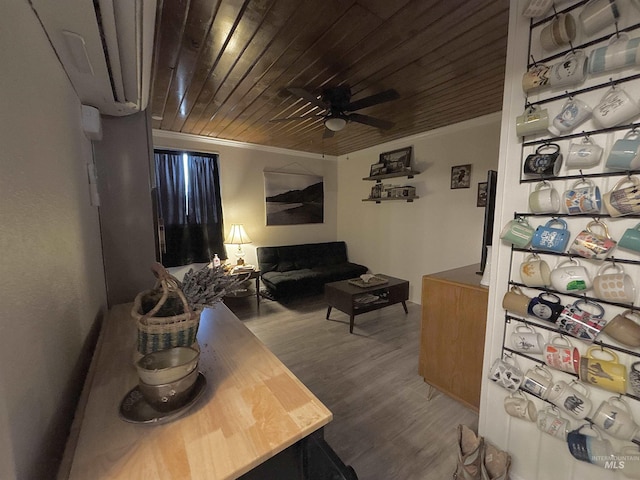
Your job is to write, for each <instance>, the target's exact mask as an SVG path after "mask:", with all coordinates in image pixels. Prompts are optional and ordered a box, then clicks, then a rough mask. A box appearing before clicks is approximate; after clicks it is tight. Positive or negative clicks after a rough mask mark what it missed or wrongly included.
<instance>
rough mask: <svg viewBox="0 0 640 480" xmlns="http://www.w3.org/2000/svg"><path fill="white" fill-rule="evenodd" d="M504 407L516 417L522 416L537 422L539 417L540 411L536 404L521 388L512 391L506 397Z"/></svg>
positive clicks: (524, 418)
mask: <svg viewBox="0 0 640 480" xmlns="http://www.w3.org/2000/svg"><path fill="white" fill-rule="evenodd" d="M504 409H505V411H506V412H507V413H508V414H509V415H511V416H512V417H515V418H521V419H523V420H527V421H529V422H535V421H536V420H537V419H538V411H537V410H536V406H535V404H534V403H533V402H532V401H531V400H529V399H528V398H527V396H526V395H525V393H524V392H522V391H520V390H518V391H517V392H513V393H511V395H509V396H508V397H506V398H505V399H504Z"/></svg>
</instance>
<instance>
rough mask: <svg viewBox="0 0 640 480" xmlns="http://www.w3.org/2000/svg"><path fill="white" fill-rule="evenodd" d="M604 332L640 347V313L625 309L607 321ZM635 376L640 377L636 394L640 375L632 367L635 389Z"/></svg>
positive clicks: (631, 379) (639, 387)
mask: <svg viewBox="0 0 640 480" xmlns="http://www.w3.org/2000/svg"><path fill="white" fill-rule="evenodd" d="M602 333H604V334H606V335H607V336H609V337H611V338H613V339H614V340H615V341H617V342H618V343H621V344H622V345H624V346H626V347H631V348H638V347H640V313H638V312H635V311H633V310H625V311H624V312H622V313H619V314H618V315H616V316H615V317H613V318H612V319H611V320H609V321H608V322H607V324H606V325H605V326H604V328H603V329H602ZM634 377H638V381H639V382H638V385H637V387H638V392H637V393H636V394H640V375H638V374H634V373H633V369H632V370H631V371H630V372H629V379H630V381H631V385H632V387H633V388H634V391H635V390H636V388H635V387H634V386H633V382H634V380H633V379H634Z"/></svg>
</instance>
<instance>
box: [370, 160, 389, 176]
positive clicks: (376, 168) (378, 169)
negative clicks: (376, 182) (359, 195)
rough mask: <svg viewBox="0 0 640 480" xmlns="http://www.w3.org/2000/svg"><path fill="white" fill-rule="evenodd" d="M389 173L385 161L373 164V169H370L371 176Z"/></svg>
mask: <svg viewBox="0 0 640 480" xmlns="http://www.w3.org/2000/svg"><path fill="white" fill-rule="evenodd" d="M385 173H387V168H386V167H385V164H384V163H374V164H373V165H371V170H370V171H369V176H370V177H375V176H376V175H384V174H385Z"/></svg>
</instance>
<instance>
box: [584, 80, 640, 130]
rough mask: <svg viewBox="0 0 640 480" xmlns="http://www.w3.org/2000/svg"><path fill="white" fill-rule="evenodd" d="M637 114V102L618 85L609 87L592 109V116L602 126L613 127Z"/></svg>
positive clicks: (639, 111) (638, 109)
mask: <svg viewBox="0 0 640 480" xmlns="http://www.w3.org/2000/svg"><path fill="white" fill-rule="evenodd" d="M638 115H640V107H639V106H638V104H637V102H636V101H635V100H633V99H632V98H631V97H630V96H629V94H628V93H627V92H625V91H624V89H622V88H620V87H611V88H610V89H609V90H608V91H607V93H605V95H604V96H603V97H602V99H601V100H600V103H598V105H596V106H595V107H594V109H593V118H594V120H595V121H596V122H597V123H598V125H599V126H600V127H602V128H609V127H615V126H616V125H620V124H621V123H625V122H627V121H629V120H631V119H632V118H634V117H636V116H638Z"/></svg>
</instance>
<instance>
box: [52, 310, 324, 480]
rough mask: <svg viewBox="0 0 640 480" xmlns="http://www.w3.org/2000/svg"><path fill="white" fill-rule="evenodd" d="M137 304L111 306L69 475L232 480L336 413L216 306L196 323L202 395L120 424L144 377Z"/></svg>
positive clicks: (78, 478) (76, 479) (82, 479)
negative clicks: (177, 409) (137, 357)
mask: <svg viewBox="0 0 640 480" xmlns="http://www.w3.org/2000/svg"><path fill="white" fill-rule="evenodd" d="M131 307H132V304H123V305H117V306H116V307H114V308H113V309H111V310H110V312H109V314H108V315H107V318H106V320H105V323H104V325H103V327H102V332H101V336H100V340H99V341H98V347H97V349H96V353H95V355H94V358H93V362H92V366H91V369H90V373H89V377H88V379H87V385H85V392H84V393H83V397H84V399H83V400H81V407H79V411H78V414H77V418H76V421H75V423H74V426H73V427H72V432H71V438H72V439H73V438H74V437H75V439H76V440H75V441H73V440H70V442H69V443H70V445H68V446H67V451H66V456H68V457H70V458H71V456H72V460H71V459H70V458H69V459H68V460H67V461H68V462H70V463H71V465H70V475H69V478H70V479H71V480H87V479H91V480H106V479H123V480H132V479H136V480H141V479H154V480H176V479H181V480H185V479H204V478H206V479H211V480H215V479H234V478H237V477H238V476H240V475H242V474H244V473H246V472H248V471H250V470H251V469H252V468H254V467H255V466H257V465H259V464H261V463H262V462H264V461H265V460H267V459H269V458H271V457H272V456H274V455H275V454H277V453H279V452H280V451H282V450H284V449H285V448H287V447H289V446H291V445H293V444H294V443H295V442H297V441H298V440H301V439H302V438H304V437H306V436H307V435H309V434H311V433H312V432H314V431H316V430H318V429H319V428H321V427H323V426H324V425H326V424H327V423H329V422H330V421H331V419H332V415H331V412H330V411H329V410H328V409H327V408H326V407H325V406H324V405H323V404H322V403H321V402H320V401H319V400H318V399H317V398H316V397H315V396H314V395H313V394H312V393H311V392H310V391H309V390H308V389H307V388H306V387H305V386H304V385H303V384H302V383H301V382H300V381H299V380H298V379H297V378H296V377H295V376H294V375H293V374H292V373H291V372H290V371H289V370H288V369H287V367H285V366H284V365H283V364H282V362H280V360H278V359H277V358H276V356H275V355H273V353H271V352H270V351H269V350H268V349H267V348H266V347H265V345H264V344H262V342H260V341H259V340H258V339H257V338H256V337H255V336H254V335H253V334H252V333H251V332H250V331H249V330H248V329H247V328H246V327H245V326H244V325H243V324H242V322H240V320H238V319H237V318H236V316H235V315H234V314H233V313H232V312H231V311H230V310H229V309H228V308H227V307H226V306H225V305H224V304H219V305H217V306H216V307H215V308H213V309H206V310H205V311H204V312H203V313H202V317H201V321H200V329H199V331H198V343H199V345H200V348H201V355H200V364H199V370H200V371H201V372H202V373H203V374H204V376H205V377H206V382H207V385H206V390H205V392H204V394H203V395H202V397H201V398H200V399H199V400H198V402H197V403H196V404H195V405H194V406H193V408H192V409H191V410H189V411H188V413H187V414H186V415H185V416H183V417H180V418H178V419H176V420H174V421H172V422H170V423H166V424H162V425H141V424H132V423H126V422H124V421H123V420H121V419H120V418H119V408H120V403H121V401H122V399H123V398H124V396H125V395H126V394H127V392H129V391H130V390H131V389H132V388H133V387H135V386H136V384H137V382H138V377H137V373H136V369H135V366H134V364H133V357H134V353H135V344H136V335H137V333H136V324H135V321H134V320H133V319H132V318H131V316H130V311H131ZM83 402H85V403H86V405H85V406H84V409H83V408H82V403H83ZM81 410H83V411H82V412H81ZM74 430H75V431H74ZM74 446H75V452H74V451H73V447H74ZM63 464H64V462H63Z"/></svg>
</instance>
